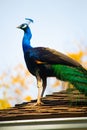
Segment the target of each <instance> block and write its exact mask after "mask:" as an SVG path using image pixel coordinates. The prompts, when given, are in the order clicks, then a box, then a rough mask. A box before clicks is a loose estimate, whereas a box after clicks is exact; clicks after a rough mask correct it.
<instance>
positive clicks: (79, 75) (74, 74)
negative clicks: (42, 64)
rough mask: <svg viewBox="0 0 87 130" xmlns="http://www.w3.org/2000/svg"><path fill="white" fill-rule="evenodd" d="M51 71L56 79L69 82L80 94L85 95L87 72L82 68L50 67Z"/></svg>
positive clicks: (86, 91)
mask: <svg viewBox="0 0 87 130" xmlns="http://www.w3.org/2000/svg"><path fill="white" fill-rule="evenodd" d="M52 70H53V73H54V75H55V76H56V77H57V78H58V79H60V80H62V81H68V82H70V83H71V84H72V85H74V86H75V87H76V88H77V89H78V90H79V91H80V92H82V93H84V94H85V95H87V71H86V70H85V69H84V68H80V67H79V68H76V67H70V66H66V65H52Z"/></svg>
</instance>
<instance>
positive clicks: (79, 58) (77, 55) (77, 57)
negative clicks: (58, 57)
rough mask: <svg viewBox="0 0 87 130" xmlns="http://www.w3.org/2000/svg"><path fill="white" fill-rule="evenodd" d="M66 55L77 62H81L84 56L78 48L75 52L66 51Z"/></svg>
mask: <svg viewBox="0 0 87 130" xmlns="http://www.w3.org/2000/svg"><path fill="white" fill-rule="evenodd" d="M68 56H70V57H71V58H73V59H75V60H76V61H78V62H82V57H83V56H84V52H83V51H82V50H80V51H79V52H77V53H68Z"/></svg>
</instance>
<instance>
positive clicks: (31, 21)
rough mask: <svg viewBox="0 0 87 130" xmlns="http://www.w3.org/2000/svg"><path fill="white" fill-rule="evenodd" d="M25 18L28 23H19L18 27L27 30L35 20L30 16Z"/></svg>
mask: <svg viewBox="0 0 87 130" xmlns="http://www.w3.org/2000/svg"><path fill="white" fill-rule="evenodd" d="M25 20H27V21H28V23H23V24H21V25H19V26H18V27H17V28H19V29H22V30H24V31H26V30H27V29H28V28H29V24H30V23H33V20H32V19H30V18H25Z"/></svg>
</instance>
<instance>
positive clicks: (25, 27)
mask: <svg viewBox="0 0 87 130" xmlns="http://www.w3.org/2000/svg"><path fill="white" fill-rule="evenodd" d="M17 28H19V29H22V30H23V31H26V30H27V28H29V27H28V24H27V23H23V24H21V25H19V26H18V27H17Z"/></svg>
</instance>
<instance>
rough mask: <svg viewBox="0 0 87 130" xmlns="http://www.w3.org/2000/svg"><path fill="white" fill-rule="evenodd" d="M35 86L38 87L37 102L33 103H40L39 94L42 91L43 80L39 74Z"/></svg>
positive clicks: (40, 94)
mask: <svg viewBox="0 0 87 130" xmlns="http://www.w3.org/2000/svg"><path fill="white" fill-rule="evenodd" d="M37 87H38V96H37V102H36V103H35V104H34V105H42V104H43V103H42V102H41V96H42V92H43V81H42V79H41V78H40V76H37Z"/></svg>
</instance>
